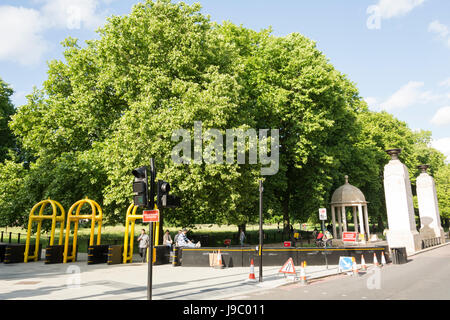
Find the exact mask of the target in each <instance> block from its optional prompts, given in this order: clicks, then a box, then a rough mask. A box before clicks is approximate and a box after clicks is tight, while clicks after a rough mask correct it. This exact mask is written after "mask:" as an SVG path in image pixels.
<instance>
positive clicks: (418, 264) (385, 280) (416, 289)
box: [230, 246, 450, 300]
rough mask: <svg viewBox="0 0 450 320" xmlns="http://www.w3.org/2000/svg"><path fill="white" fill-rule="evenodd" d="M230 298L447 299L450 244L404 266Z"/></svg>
mask: <svg viewBox="0 0 450 320" xmlns="http://www.w3.org/2000/svg"><path fill="white" fill-rule="evenodd" d="M230 299H231V300H240V299H245V300H256V299H258V300H266V299H268V300H273V299H279V300H310V299H314V300H318V299H325V300H328V299H330V300H331V299H332V300H347V299H352V300H365V299H367V300H398V299H401V300H404V299H408V300H410V299H411V300H415V299H425V300H428V299H432V300H441V299H450V246H444V247H441V248H437V249H434V250H430V251H428V252H424V253H421V254H419V255H417V256H413V257H411V258H409V261H408V263H406V264H403V265H392V264H390V265H387V266H385V267H383V268H381V269H380V268H376V267H373V268H370V269H369V271H368V272H367V273H366V274H364V275H360V276H357V277H354V276H348V275H337V276H334V277H329V278H326V279H322V280H317V281H316V282H311V283H310V284H309V285H307V286H302V285H300V284H291V285H286V286H283V287H278V288H275V289H270V290H266V291H263V292H257V293H252V294H247V295H240V296H235V297H232V298H230Z"/></svg>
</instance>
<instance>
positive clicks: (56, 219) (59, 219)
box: [23, 199, 65, 262]
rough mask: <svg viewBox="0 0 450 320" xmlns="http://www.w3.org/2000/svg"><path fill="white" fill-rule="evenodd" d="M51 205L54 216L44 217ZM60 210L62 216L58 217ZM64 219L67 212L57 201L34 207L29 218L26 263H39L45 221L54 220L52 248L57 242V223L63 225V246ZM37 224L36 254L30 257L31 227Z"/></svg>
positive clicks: (61, 233)
mask: <svg viewBox="0 0 450 320" xmlns="http://www.w3.org/2000/svg"><path fill="white" fill-rule="evenodd" d="M48 204H50V205H51V206H52V209H53V212H52V215H51V216H50V215H44V210H45V207H46V206H47V205H48ZM38 208H40V209H39V214H38V215H35V214H34V212H35V211H36V210H37V209H38ZM58 208H59V211H60V212H61V215H59V216H58ZM64 218H65V212H64V208H63V207H62V206H61V204H60V203H59V202H58V201H55V200H50V199H47V200H42V201H41V202H39V203H37V204H35V205H34V207H33V208H32V209H31V211H30V216H29V218H28V231H27V241H26V243H25V253H24V260H23V261H24V262H28V260H34V261H38V256H39V255H38V252H39V240H40V237H41V226H42V222H43V221H44V220H52V228H51V233H50V243H49V245H50V246H52V245H53V244H54V241H55V229H56V222H59V223H60V225H61V230H60V232H59V240H58V244H60V245H62V240H63V235H64V233H63V230H64ZM35 221H36V222H37V223H38V226H37V231H36V243H35V246H34V254H33V255H32V256H29V255H28V254H29V250H30V237H31V227H32V226H33V222H35Z"/></svg>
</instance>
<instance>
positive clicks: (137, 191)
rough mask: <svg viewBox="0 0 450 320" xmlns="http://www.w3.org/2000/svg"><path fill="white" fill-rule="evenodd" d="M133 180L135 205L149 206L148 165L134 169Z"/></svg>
mask: <svg viewBox="0 0 450 320" xmlns="http://www.w3.org/2000/svg"><path fill="white" fill-rule="evenodd" d="M132 173H133V175H134V181H133V202H134V205H135V206H138V207H143V208H146V207H148V175H147V167H140V168H137V169H134V170H133V171H132Z"/></svg>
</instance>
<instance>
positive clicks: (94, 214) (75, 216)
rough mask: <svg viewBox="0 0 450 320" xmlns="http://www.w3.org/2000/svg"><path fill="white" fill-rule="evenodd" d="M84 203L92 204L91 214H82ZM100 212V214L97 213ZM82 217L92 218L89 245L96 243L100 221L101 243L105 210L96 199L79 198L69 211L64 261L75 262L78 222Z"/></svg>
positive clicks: (98, 238) (99, 236)
mask: <svg viewBox="0 0 450 320" xmlns="http://www.w3.org/2000/svg"><path fill="white" fill-rule="evenodd" d="M84 204H89V205H90V206H91V214H89V215H80V211H81V208H82V207H83V205H84ZM75 209H76V212H75V214H72V212H73V211H74V210H75ZM97 212H98V214H97ZM82 219H89V220H91V234H90V238H89V245H90V246H93V245H94V237H95V223H96V222H97V223H98V231H97V243H96V244H97V245H100V239H101V230H102V219H103V212H102V208H101V207H100V205H99V204H98V203H97V202H95V201H94V200H90V199H88V198H86V199H83V200H79V201H77V202H75V203H74V204H73V205H72V206H71V207H70V209H69V211H68V213H67V224H66V239H65V240H66V241H65V245H64V260H63V262H64V263H67V261H68V260H70V261H72V262H74V261H75V257H76V250H77V235H78V223H79V221H80V220H82ZM72 221H73V222H74V225H75V227H74V231H73V244H72V253H71V255H70V256H69V252H68V251H69V237H70V223H71V222H72Z"/></svg>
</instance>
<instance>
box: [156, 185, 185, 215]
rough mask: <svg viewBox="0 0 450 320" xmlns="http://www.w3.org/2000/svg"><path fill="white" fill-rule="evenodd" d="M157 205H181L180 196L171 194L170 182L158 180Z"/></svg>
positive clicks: (159, 206) (170, 206) (163, 206)
mask: <svg viewBox="0 0 450 320" xmlns="http://www.w3.org/2000/svg"><path fill="white" fill-rule="evenodd" d="M156 190H157V196H156V199H157V205H158V208H175V207H179V206H180V202H181V201H180V198H179V197H176V196H173V195H170V194H169V191H170V184H169V183H168V182H166V181H163V180H158V187H157V189H156Z"/></svg>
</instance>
